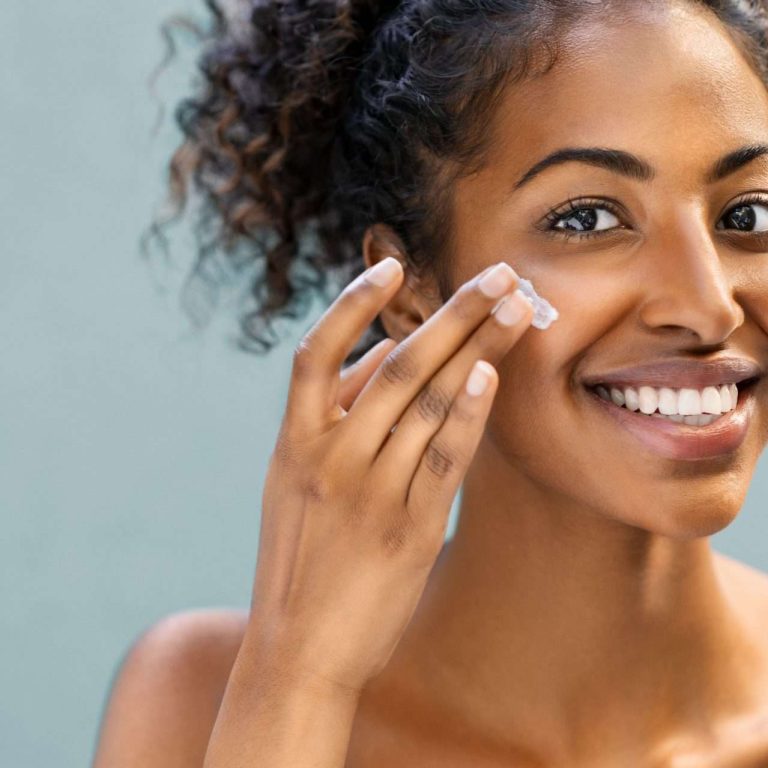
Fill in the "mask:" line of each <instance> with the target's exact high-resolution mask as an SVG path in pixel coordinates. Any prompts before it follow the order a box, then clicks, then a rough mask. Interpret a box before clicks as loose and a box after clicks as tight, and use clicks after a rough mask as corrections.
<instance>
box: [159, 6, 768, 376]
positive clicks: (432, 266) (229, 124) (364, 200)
mask: <svg viewBox="0 0 768 768" xmlns="http://www.w3.org/2000/svg"><path fill="white" fill-rule="evenodd" d="M654 1H656V2H658V1H659V0H648V2H654ZM662 1H668V0H662ZM683 1H684V2H689V3H691V4H693V5H695V6H698V7H700V8H703V9H708V10H709V11H710V12H712V13H714V15H715V16H716V17H717V18H718V19H719V20H720V21H721V22H722V23H723V24H724V25H725V26H726V28H727V29H728V30H729V32H730V33H731V34H732V36H733V38H734V40H735V41H736V42H737V44H738V45H739V46H740V49H741V50H742V51H743V53H744V55H745V56H746V57H747V59H748V61H749V62H750V65H751V66H753V68H754V69H755V71H756V72H757V73H758V74H759V75H760V76H761V78H762V79H763V82H765V83H766V84H767V85H768V69H767V67H768V55H767V54H768V9H767V7H766V1H765V0H683ZM204 2H205V5H206V6H207V9H208V10H209V11H210V14H211V23H210V26H209V27H208V29H205V30H200V32H199V36H200V38H201V41H202V51H201V53H200V57H199V61H198V68H199V72H200V73H201V74H202V78H201V80H199V81H198V82H197V84H196V89H197V90H196V93H195V95H193V96H191V97H189V98H185V99H184V100H183V101H181V102H180V103H179V104H178V105H177V107H176V112H175V119H176V123H177V125H178V126H179V127H180V129H181V130H182V132H183V135H184V140H183V143H182V144H181V145H180V146H179V147H178V148H177V150H176V151H175V153H174V154H173V157H172V158H171V161H170V164H169V168H168V170H169V198H168V200H169V202H170V203H171V204H172V209H173V213H172V214H171V215H170V216H167V217H166V218H165V219H162V220H158V219H155V220H154V221H153V223H152V225H151V227H150V239H151V238H152V237H161V238H162V237H163V235H162V233H163V229H164V227H165V226H167V225H168V224H169V223H170V222H171V221H174V220H175V219H177V218H179V217H180V216H181V214H182V213H183V212H184V209H185V207H186V202H187V199H188V192H189V189H190V187H193V188H194V191H196V192H197V193H199V195H200V206H199V208H198V211H197V219H196V233H197V237H198V245H199V251H198V254H197V258H196V261H195V263H194V266H193V268H192V271H191V273H190V279H192V278H195V279H198V278H199V279H202V280H204V281H208V282H209V283H215V282H216V281H218V280H221V279H222V278H221V274H222V272H221V269H218V268H217V265H219V267H220V265H221V261H217V259H218V258H219V255H220V254H223V255H224V257H225V263H226V264H227V265H228V266H229V267H234V268H235V269H236V271H237V272H240V270H242V269H244V268H253V269H254V275H253V276H252V278H251V279H250V282H249V284H248V291H249V301H250V302H251V306H250V307H249V308H248V309H247V310H246V311H245V312H244V314H243V315H242V316H241V317H240V318H239V322H240V330H241V333H242V336H241V338H240V339H239V340H238V341H239V344H240V346H241V347H243V348H245V349H251V350H255V351H259V352H264V351H267V350H269V349H270V348H271V347H272V346H273V344H274V341H270V339H269V338H268V334H271V333H272V331H273V329H272V321H273V320H274V319H275V318H276V317H279V316H284V317H293V318H296V317H301V316H303V315H304V314H306V310H307V300H308V299H309V298H311V296H312V295H313V293H314V292H319V293H320V294H321V295H322V296H323V297H324V299H325V300H326V301H328V300H329V292H328V291H329V286H328V278H329V277H333V278H336V282H335V284H334V285H332V286H331V288H332V289H333V290H338V289H339V287H340V286H341V285H343V284H345V283H347V282H349V280H351V279H352V278H353V277H355V276H356V275H357V274H359V273H360V272H362V271H363V268H364V263H363V259H362V254H361V253H360V246H361V239H362V236H363V234H364V232H365V230H366V229H367V228H368V227H369V226H370V225H371V224H373V223H375V222H382V223H384V224H387V225H389V226H390V227H391V228H392V229H393V231H394V232H395V233H396V234H397V235H398V236H399V237H400V238H401V239H402V241H403V244H404V245H405V247H406V248H407V259H408V268H409V270H411V271H413V272H414V273H415V274H416V275H418V276H421V275H424V274H426V273H429V275H430V276H431V277H432V278H433V279H434V280H435V283H436V285H437V286H438V290H439V292H440V297H441V299H442V301H446V300H447V299H448V298H449V297H450V295H451V293H452V291H453V286H451V284H450V279H449V274H450V266H451V259H452V251H451V226H450V225H451V217H450V190H451V184H452V182H453V181H455V179H456V178H459V177H460V176H461V175H464V174H468V173H471V172H473V171H474V170H477V169H479V168H480V167H482V164H483V162H484V150H485V148H486V142H487V139H488V131H487V126H488V123H489V121H490V119H491V117H492V114H493V107H494V105H495V104H496V103H497V100H498V98H499V96H500V94H501V93H502V90H503V88H504V87H505V86H506V85H507V84H509V83H511V82H515V81H517V80H520V79H522V78H525V77H531V76H534V75H535V74H536V73H541V74H543V73H545V72H547V71H548V70H549V69H550V68H551V67H552V66H553V65H554V63H555V61H556V59H557V47H556V42H555V41H556V40H557V38H558V33H559V32H560V31H561V30H563V29H567V28H568V27H569V26H570V24H571V22H572V21H575V20H578V18H579V17H580V16H581V15H583V13H584V12H585V11H589V10H596V9H599V11H600V13H601V14H602V16H603V17H604V18H606V17H607V12H608V10H609V6H610V9H611V10H612V11H617V12H620V10H621V6H622V5H624V2H626V0H624V2H622V0H613V2H610V3H606V2H600V3H595V0H402V2H399V3H398V2H397V0H229V2H226V0H204ZM634 4H636V0H635V2H634V3H633V5H634ZM225 5H226V8H225ZM539 53H544V54H545V55H544V56H543V57H539V56H538V54H539ZM385 337H386V333H385V330H384V328H383V326H382V325H381V322H380V319H379V318H378V317H377V318H376V320H375V321H374V322H373V323H372V324H371V325H370V326H369V328H368V329H367V331H366V333H365V335H364V336H363V337H362V338H361V339H360V340H359V342H358V344H357V346H356V347H355V349H354V350H353V351H352V352H351V353H350V355H349V357H348V361H349V362H352V361H354V360H357V359H359V357H360V356H362V355H363V354H364V353H365V352H366V351H367V350H368V349H370V348H371V347H372V346H373V345H374V344H376V343H378V342H379V341H380V340H381V339H383V338H385Z"/></svg>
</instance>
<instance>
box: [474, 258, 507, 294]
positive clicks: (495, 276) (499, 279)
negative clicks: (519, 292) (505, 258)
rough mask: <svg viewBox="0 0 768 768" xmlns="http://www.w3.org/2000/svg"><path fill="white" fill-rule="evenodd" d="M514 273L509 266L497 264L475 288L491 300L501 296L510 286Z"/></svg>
mask: <svg viewBox="0 0 768 768" xmlns="http://www.w3.org/2000/svg"><path fill="white" fill-rule="evenodd" d="M514 277H515V273H514V271H513V269H512V267H510V266H509V264H506V263H503V262H502V263H501V264H497V265H496V266H495V267H494V268H493V269H492V270H491V271H490V272H489V273H488V274H487V275H486V276H485V277H483V278H482V279H481V280H480V282H479V283H478V284H477V287H478V288H479V289H480V290H481V291H482V292H483V293H484V294H485V295H486V296H489V297H490V298H492V299H497V298H499V297H500V296H503V295H504V294H505V293H506V292H507V291H508V290H509V287H510V286H511V285H512V280H513V279H514Z"/></svg>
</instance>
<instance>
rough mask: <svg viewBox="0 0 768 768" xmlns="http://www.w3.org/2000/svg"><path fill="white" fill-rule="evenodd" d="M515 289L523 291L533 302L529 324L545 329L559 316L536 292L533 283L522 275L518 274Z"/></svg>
mask: <svg viewBox="0 0 768 768" xmlns="http://www.w3.org/2000/svg"><path fill="white" fill-rule="evenodd" d="M517 289H518V290H519V291H520V292H521V293H523V294H524V295H525V296H526V297H527V298H528V299H530V301H531V304H533V310H534V314H533V320H531V325H532V326H533V327H534V328H538V329H539V330H542V331H543V330H546V329H547V328H549V326H550V325H552V323H554V322H555V320H557V318H558V317H560V313H559V312H558V311H557V310H556V309H555V308H554V307H553V306H552V305H551V304H550V303H549V302H548V301H547V300H546V299H543V298H542V297H541V296H539V294H538V293H536V290H535V288H534V287H533V283H531V281H530V280H526V279H525V278H524V277H519V276H518V286H517Z"/></svg>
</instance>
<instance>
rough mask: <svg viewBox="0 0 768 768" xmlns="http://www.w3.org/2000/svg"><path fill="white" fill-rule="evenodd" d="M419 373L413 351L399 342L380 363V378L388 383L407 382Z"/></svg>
mask: <svg viewBox="0 0 768 768" xmlns="http://www.w3.org/2000/svg"><path fill="white" fill-rule="evenodd" d="M418 374H419V366H418V364H417V363H416V359H415V357H414V354H413V352H411V350H410V349H409V348H408V347H407V346H404V345H403V344H401V345H400V346H399V347H397V348H395V349H393V350H392V351H391V352H390V353H389V354H388V355H387V356H386V357H385V358H384V360H383V361H382V363H381V375H382V378H383V379H384V380H385V381H386V382H387V383H389V384H394V385H398V384H409V383H410V382H412V381H414V380H415V379H416V377H417V376H418Z"/></svg>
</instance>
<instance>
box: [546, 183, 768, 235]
mask: <svg viewBox="0 0 768 768" xmlns="http://www.w3.org/2000/svg"><path fill="white" fill-rule="evenodd" d="M752 203H760V204H761V205H765V206H766V207H768V196H766V195H762V194H759V193H752V194H750V195H747V196H746V197H745V198H743V199H742V200H737V201H736V202H735V203H734V204H733V205H732V206H731V207H730V208H728V209H727V210H726V213H728V211H730V210H732V209H733V208H738V207H739V206H742V205H750V204H752ZM565 205H566V208H564V209H563V208H559V209H556V210H551V211H549V212H548V213H547V215H546V216H545V220H546V221H547V222H548V223H549V224H550V225H551V226H548V227H546V228H545V229H544V232H545V233H546V234H548V235H551V236H553V237H564V238H566V239H567V240H569V239H571V238H574V237H576V238H579V239H580V240H587V239H589V238H590V237H600V236H604V235H614V234H616V232H617V231H618V230H620V229H625V227H611V228H610V229H602V230H597V231H594V232H591V231H589V230H575V229H570V230H569V229H560V228H556V227H555V226H554V225H555V224H557V223H558V222H559V221H561V220H563V219H567V218H568V217H569V215H571V214H572V213H573V212H574V211H579V210H582V209H584V208H587V209H589V208H604V209H605V210H606V211H609V212H610V213H612V214H613V215H614V216H616V218H621V216H622V211H621V209H620V208H619V207H618V206H617V205H616V204H615V203H613V202H611V201H610V200H607V199H605V198H603V199H601V200H598V199H595V198H579V199H577V200H569V201H568V202H567V203H566V204H565ZM724 215H725V214H724ZM720 218H722V216H721V217H720ZM725 231H730V230H725ZM733 231H734V232H738V230H733ZM746 234H748V235H751V236H752V237H757V238H762V239H766V240H768V232H764V231H762V232H754V233H749V232H748V233H746Z"/></svg>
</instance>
